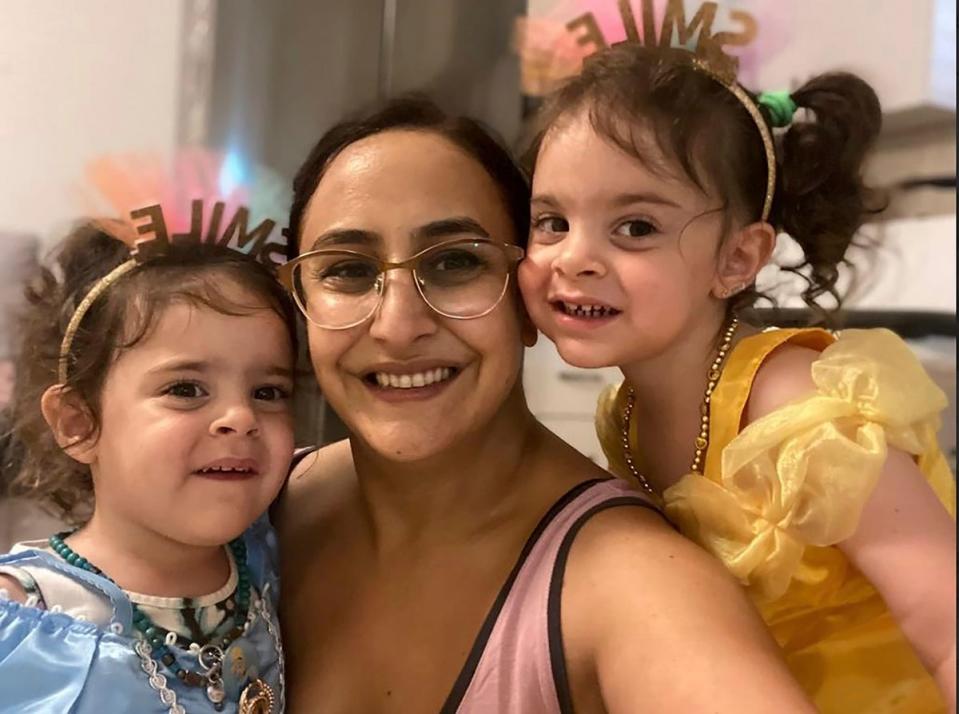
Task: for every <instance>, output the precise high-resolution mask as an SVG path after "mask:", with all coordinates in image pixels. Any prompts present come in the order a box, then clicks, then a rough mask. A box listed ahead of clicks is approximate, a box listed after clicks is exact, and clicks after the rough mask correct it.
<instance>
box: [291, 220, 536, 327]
mask: <svg viewBox="0 0 959 714" xmlns="http://www.w3.org/2000/svg"><path fill="white" fill-rule="evenodd" d="M476 243H482V244H484V245H489V246H493V247H495V248H498V249H499V250H500V251H502V252H503V254H504V255H505V256H506V259H507V265H508V268H507V271H506V276H505V279H504V280H503V289H502V290H501V291H500V294H499V296H498V297H497V298H496V300H495V302H493V304H492V305H490V306H489V307H488V308H486V309H485V310H483V311H482V312H480V313H479V314H477V315H466V316H464V315H453V314H450V313H448V312H444V311H443V310H440V309H438V308H437V307H436V306H435V305H433V304H432V303H431V302H430V301H429V298H427V297H426V294H425V292H424V291H423V281H422V279H421V278H420V277H419V276H418V275H417V273H416V269H417V267H418V266H419V264H420V262H421V261H422V260H423V258H424V257H425V256H428V255H430V254H432V253H436V252H439V251H441V250H444V249H449V248H450V247H453V246H457V245H469V244H476ZM318 255H342V256H345V257H353V258H361V259H363V260H368V261H371V262H373V263H374V264H375V265H376V268H377V271H378V273H379V274H378V275H377V278H376V282H375V283H374V286H375V290H376V292H377V300H376V302H375V303H374V304H373V306H372V307H371V308H370V311H369V313H368V314H366V315H365V316H364V317H363V318H362V319H358V320H355V321H353V322H351V323H349V324H346V325H340V326H336V327H330V326H329V325H323V324H321V323H319V322H317V321H316V320H314V319H313V318H312V317H310V313H309V311H308V310H307V309H306V306H305V305H304V304H303V301H302V300H301V298H300V295H299V291H297V289H296V286H295V284H294V273H295V270H296V267H297V266H298V265H300V264H301V263H304V262H306V261H308V260H309V259H310V258H313V257H315V256H318ZM525 256H526V251H525V250H524V249H523V248H522V247H520V246H518V245H516V244H514V243H503V242H501V241H494V240H488V239H485V238H468V239H457V240H451V241H446V242H444V243H437V244H436V245H431V246H430V247H429V248H424V249H423V250H421V251H420V252H419V253H416V254H415V255H412V256H410V257H409V258H407V259H406V260H401V261H396V262H394V261H388V260H380V259H379V258H377V257H376V256H373V255H370V254H369V253H363V252H360V251H356V250H341V249H339V248H320V249H318V250H311V251H308V252H306V253H303V254H302V255H298V256H297V257H295V258H293V259H292V260H290V261H287V262H286V263H284V264H283V265H281V266H280V267H279V268H278V269H277V273H276V276H277V279H278V280H279V281H280V283H281V284H282V285H283V287H285V288H286V289H287V290H288V291H289V293H290V294H291V295H292V296H293V300H294V301H295V302H296V305H297V307H298V308H300V312H302V313H303V316H304V317H306V319H307V320H309V321H310V322H312V323H313V324H314V325H316V326H317V327H321V328H323V329H324V330H349V329H350V328H353V327H356V326H357V325H361V324H363V323H364V322H366V321H367V320H369V319H370V318H371V317H372V316H373V315H375V314H376V311H377V310H379V308H380V305H382V304H383V297H384V296H385V295H386V274H387V272H389V271H391V270H409V271H410V272H411V273H412V274H413V284H414V285H416V292H417V293H419V296H420V298H421V299H422V300H423V302H424V303H426V306H427V307H428V308H429V309H430V310H432V311H433V312H435V313H436V314H437V315H440V316H441V317H446V318H449V319H451V320H475V319H478V318H480V317H485V316H486V315H489V314H490V313H491V312H492V311H493V310H495V309H496V306H497V305H499V304H500V303H501V302H502V301H503V296H504V295H506V291H507V289H508V288H509V283H510V276H511V275H512V273H513V270H515V268H516V266H517V265H518V264H519V262H520V261H521V260H522V259H523V258H524V257H525Z"/></svg>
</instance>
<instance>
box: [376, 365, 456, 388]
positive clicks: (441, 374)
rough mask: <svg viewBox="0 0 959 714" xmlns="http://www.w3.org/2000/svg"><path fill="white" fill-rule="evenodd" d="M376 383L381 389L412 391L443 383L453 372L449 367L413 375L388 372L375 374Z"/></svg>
mask: <svg viewBox="0 0 959 714" xmlns="http://www.w3.org/2000/svg"><path fill="white" fill-rule="evenodd" d="M374 376H375V377H376V383H377V384H378V385H380V386H381V387H389V388H392V389H414V388H416V387H428V386H429V385H431V384H436V383H437V382H445V381H446V380H447V379H449V378H450V377H452V376H453V370H452V369H451V368H450V367H437V368H436V369H430V370H427V371H425V372H414V373H413V374H389V373H388V372H376V373H375V375H374Z"/></svg>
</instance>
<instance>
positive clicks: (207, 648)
mask: <svg viewBox="0 0 959 714" xmlns="http://www.w3.org/2000/svg"><path fill="white" fill-rule="evenodd" d="M69 535H71V531H65V532H63V533H57V534H56V535H52V536H50V538H49V541H48V542H49V543H50V547H51V548H52V549H53V551H54V552H55V553H56V554H57V555H59V556H60V557H61V558H63V559H64V560H65V561H66V562H67V563H69V564H70V565H73V566H74V567H77V568H81V569H82V570H86V571H88V572H91V573H93V574H94V575H98V576H100V577H102V578H106V579H107V580H109V581H110V582H111V583H113V584H114V585H116V584H117V583H116V581H115V580H113V578H111V577H110V576H109V575H107V574H106V573H104V572H103V571H102V570H101V569H100V568H98V567H97V566H96V565H94V564H93V563H91V562H90V561H89V560H87V559H86V558H84V557H83V556H81V555H80V554H79V553H77V552H76V551H75V550H73V549H72V548H71V547H70V546H69V545H67V544H66V542H65V540H64V539H65V538H67V537H68V536H69ZM229 548H230V551H231V552H232V554H233V559H234V561H235V562H236V568H237V585H236V610H235V614H234V627H233V628H232V629H231V630H229V631H228V632H226V633H225V634H223V635H220V636H219V637H217V638H215V639H214V640H213V641H211V642H208V643H207V644H205V645H203V646H202V647H199V653H198V655H197V661H198V662H199V664H200V667H201V668H202V670H203V671H202V673H201V672H196V671H193V670H190V669H187V668H186V667H184V666H182V665H181V664H180V662H179V660H178V659H177V656H176V654H175V652H174V651H173V650H172V649H171V648H170V645H171V644H172V638H170V635H173V636H174V637H175V635H174V633H165V632H164V631H163V628H161V627H160V626H158V625H156V624H155V623H154V622H153V620H152V619H151V618H150V616H149V615H148V614H147V613H145V612H144V611H143V610H141V609H140V607H139V606H138V605H137V604H136V603H135V602H131V603H130V604H131V607H132V611H133V628H134V629H135V630H136V631H137V632H138V633H140V635H141V637H142V640H141V642H142V643H144V644H145V645H146V647H142V649H141V647H140V646H139V643H138V647H136V648H135V649H136V652H137V654H138V655H139V656H140V657H141V658H143V657H144V656H149V657H150V658H152V659H153V660H159V661H160V662H162V663H163V664H164V666H166V667H167V668H168V669H169V670H170V671H171V672H172V673H173V674H174V675H175V676H176V678H177V679H178V680H180V681H181V682H183V683H184V684H186V685H188V686H191V687H203V686H205V687H206V694H207V698H208V699H209V700H210V701H211V702H212V703H213V707H214V709H215V710H216V711H222V710H223V706H224V705H223V702H224V699H226V689H225V687H224V682H223V676H222V675H223V660H224V653H225V652H227V651H228V648H229V647H230V645H231V644H232V643H233V642H234V641H235V640H237V639H238V638H240V637H241V636H242V635H243V634H244V632H246V629H247V626H248V624H249V623H248V615H249V611H250V594H251V590H252V588H251V585H250V571H249V569H248V568H247V564H246V544H245V543H244V542H243V539H242V538H237V539H235V540H233V541H231V542H230V544H229ZM117 587H119V585H118V586H117ZM147 647H148V648H149V649H147ZM191 647H192V645H191ZM143 650H146V651H143ZM155 675H156V673H155V672H154V673H152V676H151V684H153V676H155ZM251 688H252V690H251ZM251 698H252V699H255V700H256V701H257V702H262V703H263V704H264V705H265V707H262V708H261V707H260V706H257V707H256V708H251V707H250V706H249V705H247V706H244V705H245V704H246V702H247V701H248V700H251ZM273 702H274V696H273V691H272V689H271V688H270V686H269V685H268V684H266V682H264V681H262V680H261V679H259V678H256V679H254V681H253V683H252V684H251V685H250V686H249V687H247V688H245V689H244V691H243V692H242V694H241V695H240V711H241V712H244V711H251V712H252V711H264V712H270V711H272V709H273Z"/></svg>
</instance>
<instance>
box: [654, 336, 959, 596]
mask: <svg viewBox="0 0 959 714" xmlns="http://www.w3.org/2000/svg"><path fill="white" fill-rule="evenodd" d="M812 379H813V382H814V383H815V385H816V392H815V393H813V394H811V395H809V396H808V397H804V398H802V399H800V400H798V401H796V402H793V403H790V404H787V405H785V406H783V407H781V408H780V409H778V410H776V411H774V412H772V413H770V414H768V415H766V416H764V417H762V418H761V419H758V420H756V421H755V422H753V423H751V424H749V425H748V426H747V427H746V428H745V429H743V430H742V431H741V432H740V433H739V434H738V435H737V436H736V437H735V438H734V439H733V440H732V441H730V442H729V443H728V445H727V446H726V448H725V449H724V450H723V454H722V466H721V469H720V471H721V473H720V474H719V475H718V478H717V476H715V475H709V474H707V476H708V477H703V476H699V475H697V474H689V475H687V476H685V477H684V478H683V479H681V480H680V481H679V482H678V483H677V484H676V485H674V486H673V487H672V488H670V489H669V490H667V491H666V493H665V494H664V501H665V510H666V513H667V515H668V516H669V517H670V518H671V519H672V520H673V522H674V523H676V524H677V525H678V526H679V527H680V529H681V530H682V531H683V533H685V534H686V535H687V536H689V537H690V538H692V539H693V540H695V541H697V542H698V543H700V544H701V545H703V546H704V547H705V548H706V549H707V550H709V551H711V552H712V553H713V554H714V555H716V556H717V557H719V558H720V559H721V560H722V561H723V562H724V563H725V565H726V566H727V568H728V569H729V570H730V571H731V572H732V573H733V574H734V575H735V576H736V577H738V578H739V579H740V581H741V582H742V583H743V584H744V585H746V586H748V587H749V588H750V589H751V590H752V591H753V592H754V593H755V594H756V595H758V596H759V597H760V598H761V599H775V598H777V597H779V596H780V595H782V594H783V593H784V592H785V591H786V589H787V588H788V586H789V584H790V581H791V579H792V577H793V575H794V574H795V573H796V571H797V569H798V568H799V566H800V563H801V561H802V558H803V554H804V551H805V548H806V546H829V545H835V544H836V543H839V542H841V541H843V540H845V539H847V538H849V537H850V536H851V535H852V534H853V533H854V532H855V530H856V527H857V525H858V523H859V519H860V516H861V514H862V509H863V506H864V505H865V503H866V500H867V499H868V497H869V495H870V493H871V492H872V489H873V488H874V486H875V484H876V481H877V479H878V478H879V473H880V471H881V469H882V467H883V464H884V462H885V459H886V448H887V444H888V445H892V446H894V447H896V448H898V449H902V450H904V451H906V452H908V453H911V454H914V455H915V456H917V457H921V456H923V455H924V454H929V453H938V445H937V442H936V433H937V430H938V426H939V413H940V412H941V411H942V409H943V408H945V406H946V404H947V402H946V397H945V395H944V394H943V393H942V391H941V390H940V389H939V388H938V387H937V386H936V385H935V384H934V383H933V382H932V380H931V379H930V378H929V377H928V375H926V373H925V371H924V370H923V368H922V366H921V365H920V364H919V361H918V360H917V359H916V357H915V356H914V355H913V353H912V351H911V350H910V349H909V347H908V346H907V345H906V344H905V343H904V342H903V341H902V340H901V339H900V338H899V337H897V336H896V335H895V334H893V333H892V332H890V331H888V330H848V331H846V332H844V333H842V336H841V337H840V338H839V339H838V340H837V341H836V342H835V343H833V344H832V345H830V346H828V347H827V348H826V349H825V350H823V352H822V354H821V356H820V357H819V359H818V360H816V361H815V362H814V363H813V365H812ZM947 507H948V505H947Z"/></svg>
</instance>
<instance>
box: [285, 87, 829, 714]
mask: <svg viewBox="0 0 959 714" xmlns="http://www.w3.org/2000/svg"><path fill="white" fill-rule="evenodd" d="M294 190H295V197H294V205H293V210H292V213H291V218H290V238H291V245H292V246H293V249H294V250H295V251H296V253H298V257H296V258H295V259H294V260H293V261H291V263H289V264H288V266H287V268H286V269H285V271H284V276H283V277H284V279H285V280H286V282H287V283H288V285H289V286H290V287H291V288H292V289H293V292H294V295H295V296H296V297H297V300H298V302H299V304H300V307H301V309H302V310H303V312H304V314H305V315H306V316H307V319H308V333H309V345H310V354H311V358H312V362H313V367H314V370H315V372H316V376H317V380H318V381H319V385H320V387H321V389H322V390H323V393H324V395H325V396H326V398H327V399H328V400H329V401H330V404H331V405H332V406H333V407H334V408H335V409H336V411H337V413H338V414H339V415H340V416H341V418H342V419H343V421H344V422H345V423H346V425H347V427H348V428H349V431H350V434H351V436H350V439H349V440H348V442H341V443H339V444H334V445H332V446H330V447H327V448H325V449H323V450H321V451H320V452H319V453H318V454H317V455H316V456H315V457H309V458H306V459H304V460H303V462H301V464H300V466H299V467H298V468H297V469H296V470H295V471H294V474H293V476H292V478H291V480H290V483H289V487H288V489H287V492H286V494H285V497H284V499H283V502H282V503H281V504H280V507H279V511H280V513H278V514H277V515H278V519H277V520H278V522H279V523H280V524H281V528H280V538H281V545H282V548H283V554H284V561H283V612H282V618H283V626H284V637H285V639H286V647H287V677H288V682H289V693H288V710H289V711H291V712H294V713H295V712H306V711H323V712H386V711H400V712H436V711H443V712H454V711H459V712H516V713H517V714H518V713H520V712H523V713H526V712H560V711H573V710H575V711H578V712H603V711H606V712H645V711H649V712H662V711H670V712H682V711H689V712H700V711H706V710H708V711H711V712H737V713H742V712H760V711H762V712H768V711H777V712H787V711H788V712H792V711H811V707H810V705H809V704H808V703H806V700H805V699H804V697H803V695H802V693H801V692H800V690H799V688H798V686H797V685H796V684H795V682H793V680H792V679H791V678H790V677H789V675H788V674H787V672H786V670H785V669H784V667H783V665H782V664H781V662H780V661H779V659H778V655H777V654H776V650H775V646H774V644H773V642H772V641H771V640H770V638H769V636H768V635H767V634H766V633H765V632H764V629H763V627H762V623H761V622H760V620H759V619H758V617H757V616H756V614H755V612H754V611H753V610H752V609H751V607H750V606H749V605H748V604H747V602H746V600H745V597H744V596H743V594H742V593H741V591H740V590H739V588H738V587H737V586H736V585H735V583H734V582H733V581H732V580H731V579H730V578H729V577H728V576H727V575H726V574H725V573H724V572H723V571H722V569H721V567H719V566H718V565H717V564H716V563H714V562H712V561H711V560H710V558H709V557H708V556H707V555H706V554H705V553H703V552H701V551H700V550H699V549H698V548H697V547H695V546H694V545H692V544H690V543H688V542H686V541H684V540H683V539H682V537H681V536H679V535H678V534H677V533H675V532H674V531H673V530H672V529H671V528H670V527H669V526H668V525H667V523H666V522H665V521H664V520H663V518H662V517H661V516H660V515H659V513H658V512H657V511H656V510H655V509H654V508H652V507H650V505H649V504H648V503H647V502H646V501H645V500H644V499H643V497H642V496H641V495H640V494H639V493H637V492H635V491H632V490H630V488H629V487H628V486H627V485H626V484H625V483H624V482H622V481H618V480H609V475H608V474H607V473H606V472H604V471H602V470H600V469H599V468H598V467H596V466H595V465H594V464H592V463H591V462H590V461H588V460H587V459H586V458H584V457H582V456H580V455H579V454H578V453H577V452H575V451H574V450H573V449H572V448H570V447H569V446H567V445H566V444H564V443H563V442H562V441H561V440H560V439H558V438H557V437H556V436H554V435H553V434H551V433H550V432H549V431H547V430H546V429H545V428H544V427H543V426H542V425H541V424H539V423H538V422H537V421H536V420H535V419H534V418H533V416H532V415H531V414H530V412H529V410H528V408H527V406H526V402H525V398H524V395H523V389H522V384H521V380H520V374H521V368H522V358H523V349H524V345H526V346H530V345H532V344H533V343H534V341H535V340H536V332H535V330H534V329H533V328H532V326H531V325H530V324H529V321H528V320H527V318H526V317H525V314H524V313H523V311H522V309H521V307H520V302H519V300H518V297H517V295H516V293H515V291H514V289H513V282H512V280H511V277H510V276H511V275H512V273H513V269H514V268H515V265H516V263H517V262H518V260H519V259H520V258H521V256H522V251H521V250H520V247H521V245H522V243H523V242H524V240H525V235H526V233H527V230H528V226H529V223H528V222H529V214H528V192H527V187H526V184H525V182H524V180H523V178H522V175H521V174H520V173H519V172H518V171H517V169H516V168H515V166H514V165H513V164H512V162H511V161H510V160H509V158H508V155H507V154H506V153H505V151H504V150H503V149H502V148H501V147H500V146H499V145H498V144H497V143H496V142H495V141H493V140H492V139H491V138H490V137H489V136H488V135H487V134H486V133H485V132H484V130H483V129H481V128H480V127H479V126H478V125H476V124H475V123H474V122H472V121H469V120H465V119H453V118H448V117H446V116H445V115H443V114H442V112H440V111H439V110H438V109H437V108H436V107H435V106H433V105H432V104H430V103H429V102H427V101H425V100H403V101H399V102H395V103H393V104H391V105H388V106H387V107H386V108H385V109H384V110H382V111H381V112H378V113H377V114H374V115H373V116H371V117H369V118H367V119H365V120H361V121H357V122H352V123H346V124H342V125H340V126H337V127H335V128H334V129H332V130H331V131H330V132H328V133H327V134H326V135H325V136H324V137H323V138H322V139H321V140H320V142H319V143H318V144H317V146H316V147H315V148H314V150H313V152H312V153H311V155H310V157H309V158H308V159H307V161H306V163H305V164H304V166H303V167H302V169H301V170H300V172H299V174H298V175H297V177H296V180H295V184H294Z"/></svg>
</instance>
